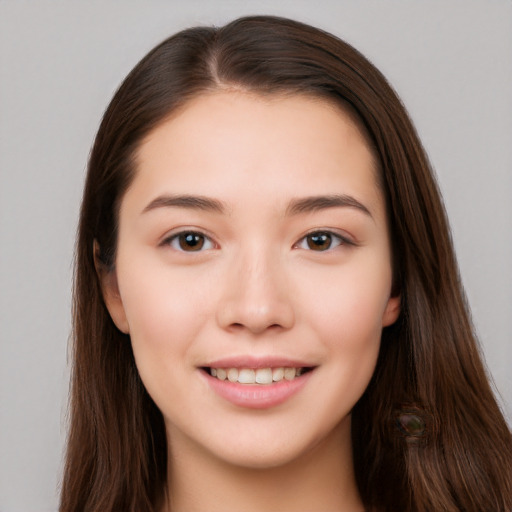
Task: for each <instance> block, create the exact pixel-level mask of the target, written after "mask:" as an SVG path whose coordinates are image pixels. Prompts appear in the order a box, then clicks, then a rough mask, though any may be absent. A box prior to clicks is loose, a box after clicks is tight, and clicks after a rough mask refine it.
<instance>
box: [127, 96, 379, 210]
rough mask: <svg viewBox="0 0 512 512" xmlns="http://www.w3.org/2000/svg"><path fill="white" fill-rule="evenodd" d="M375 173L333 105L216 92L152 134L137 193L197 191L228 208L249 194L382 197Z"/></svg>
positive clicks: (356, 134)
mask: <svg viewBox="0 0 512 512" xmlns="http://www.w3.org/2000/svg"><path fill="white" fill-rule="evenodd" d="M377 168H378V165H377V163H376V159H375V157H374V155H373V153H372V151H371V149H370V145H369V144H368V141H367V138H366V136H365V134H364V133H363V131H362V130H361V127H360V126H359V123H358V122H357V121H356V120H355V119H354V114H352V113H350V112H348V111H346V110H345V109H342V108H341V107H340V106H339V105H337V104H335V103H334V102H331V101H327V100H324V99H319V98H316V97H311V96H306V95H288V96H283V95H267V96H261V95H257V94H254V93H247V92H242V91H220V92H219V91H217V92H213V93H208V94H204V95H201V96H199V97H197V98H195V99H193V100H191V101H190V102H188V103H187V104H185V106H184V107H182V108H181V109H180V110H178V111H177V112H174V113H173V115H171V116H170V117H169V118H167V119H166V120H165V121H164V122H163V123H161V124H160V125H159V126H158V127H157V128H155V129H154V130H153V131H152V132H150V134H149V135H148V136H147V137H146V138H145V139H144V140H143V142H142V144H141V145H140V147H139V150H138V153H137V156H136V174H135V179H134V182H133V183H132V187H134V186H135V187H137V188H138V189H139V190H140V189H144V190H145V192H146V194H147V195H151V194H153V195H155V194H158V193H162V192H167V193H190V188H191V187H192V188H193V192H194V193H198V194H203V195H214V196H219V197H221V198H222V199H227V200H229V199H230V198H231V199H234V198H236V196H237V194H238V193H240V192H243V191H247V192H249V193H250V194H251V195H254V194H260V195H261V194H262V195H264V196H266V197H269V196H270V197H273V196H278V195H279V194H290V195H305V194H308V195H310V194H312V193H318V194H327V193H332V191H331V189H332V188H333V187H337V186H338V185H339V186H342V187H343V188H345V189H347V190H343V191H338V192H343V193H345V192H347V193H350V192H352V193H354V194H356V195H357V192H358V189H361V188H364V187H366V188H371V189H373V193H374V196H376V195H378V196H380V191H379V190H378V189H379V187H378V185H377V183H378V178H377V173H378V171H377ZM162 188H167V189H169V190H158V189H162ZM375 199H376V198H375V197H374V198H373V200H375Z"/></svg>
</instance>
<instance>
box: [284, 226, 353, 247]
mask: <svg viewBox="0 0 512 512" xmlns="http://www.w3.org/2000/svg"><path fill="white" fill-rule="evenodd" d="M312 237H324V239H327V240H329V246H328V247H326V248H324V249H320V250H319V251H315V249H313V248H312V247H311V246H310V245H309V243H308V241H309V240H311V239H312ZM335 241H336V242H337V243H336V245H334V246H333V243H335ZM304 244H307V247H304ZM340 245H355V244H354V242H353V241H352V240H349V239H348V238H347V237H345V236H342V235H340V234H339V233H334V232H333V231H329V230H323V229H322V230H316V231H311V232H310V233H308V234H307V235H305V236H304V237H302V238H301V239H300V240H299V241H298V242H297V243H296V244H295V245H294V248H297V249H306V250H309V251H315V252H327V251H332V250H333V249H335V248H336V247H339V246H340Z"/></svg>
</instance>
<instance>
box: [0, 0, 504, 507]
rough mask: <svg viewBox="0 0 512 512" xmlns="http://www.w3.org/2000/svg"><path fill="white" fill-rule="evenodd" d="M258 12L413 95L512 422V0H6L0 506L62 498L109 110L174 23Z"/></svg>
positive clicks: (1, 97)
mask: <svg viewBox="0 0 512 512" xmlns="http://www.w3.org/2000/svg"><path fill="white" fill-rule="evenodd" d="M254 13H269V14H278V15H284V16H289V17H294V18H297V19H299V20H302V21H305V22H309V23H311V24H314V25H317V26H320V27H322V28H324V29H327V30H329V31H331V32H333V33H335V34H337V35H339V36H341V37H342V38H344V39H346V40H347V41H349V42H351V43H352V44H354V45H355V46H356V47H357V48H359V49H360V50H361V51H362V52H363V53H365V54H366V55H367V56H368V57H369V58H370V59H371V60H372V61H373V62H374V63H375V64H376V65H377V66H378V67H379V68H380V69H381V70H382V71H383V72H384V74H386V75H387V77H388V78H389V79H390V81H391V83H392V84H393V85H394V86H395V88H396V89H397V91H398V92H399V94H400V95H401V97H402V99H403V101H404V103H405V105H406V106H407V108H408V109H409V111H410V113H411V115H412V117H413V119H414V121H415V123H416V126H417V128H418V131H419V134H420V136H421V138H422V140H423V142H424V145H425V147H426V149H427V151H428V153H429V155H430V158H431V160H432V163H433V165H434V167H435V169H436V171H437V173H438V176H439V180H440V184H441V188H442V191H443V194H444V198H445V201H446V207H447V210H448V214H449V217H450V219H451V222H452V229H453V237H454V241H455V245H456V249H457V253H458V257H459V263H460V266H461V271H462V277H463V281H464V284H465V287H466V290H467V293H468V296H469V301H470V304H471V307H472V310H473V314H474V320H475V323H476V326H477V328H478V331H479V333H480V336H481V340H482V346H483V351H484V353H485V358H486V361H487V363H488V366H489V369H490V372H491V373H492V375H493V377H494V380H495V382H496V387H497V389H498V390H499V392H500V393H501V400H502V404H503V407H504V409H505V411H506V414H507V416H508V418H509V420H510V418H511V417H512V377H511V375H510V367H511V362H512V343H511V334H512V271H511V262H512V200H511V197H512V172H511V169H512V142H511V135H512V115H511V113H512V58H511V57H512V2H510V1H496V0H480V1H475V0H473V1H471V0H460V1H454V0H440V1H415V2H413V1H406V0H386V1H382V0H378V1H364V0H363V1H357V0H352V1H343V0H339V1H334V0H333V1H323V2H322V1H311V0H308V1H306V0H287V1H286V0H283V1H280V2H276V1H275V0H273V1H264V0H261V1H245V2H242V1H235V0H232V1H228V0H225V1H218V0H217V1H199V0H189V1H187V2H179V1H157V0H151V1H148V0H145V1H143V0H139V1H134V0H132V1H126V0H125V1H123V2H121V1H114V0H109V1H105V0H102V1H98V0H95V1H88V2H77V1H67V2H66V1H41V0H40V1H23V0H0V436H1V437H0V511H2V512H11V511H13V512H14V511H20V512H30V511H51V510H56V508H57V499H58V498H57V487H58V481H59V475H60V471H61V461H62V448H63V442H64V437H65V420H66V399H67V385H68V383H67V379H68V372H69V369H68V367H67V361H66V358H67V355H66V351H67V340H68V336H69V328H70V322H69V317H70V279H71V261H72V253H73V244H74V233H75V224H76V220H77V214H78V208H79V202H80V193H81V187H82V182H83V178H84V170H85V165H86V160H87V156H88V152H89V148H90V144H91V142H92V139H93V136H94V133H95V130H96V128H97V126H98V123H99V120H100V117H101V115H102V112H103V110H104V108H105V107H106V105H107V103H108V101H109V99H110V97H111V95H112V93H113V92H114V90H115V89H116V87H117V86H118V84H119V82H120V81H121V80H122V78H123V77H124V76H125V75H126V73H127V72H128V71H129V70H130V69H131V67H133V65H134V64H135V63H136V62H137V61H138V60H139V58H141V57H142V56H143V55H144V54H145V53H146V52H147V51H148V50H149V49H150V48H152V47H153V46H154V45H155V44H156V43H158V42H159V41H161V40H162V39H164V38H165V37H167V36H168V35H170V34H171V33H173V32H175V31H177V30H179V29H181V28H185V27H187V26H191V25H195V24H223V23H225V22H226V21H229V20H230V19H232V18H234V17H236V16H239V15H243V14H254Z"/></svg>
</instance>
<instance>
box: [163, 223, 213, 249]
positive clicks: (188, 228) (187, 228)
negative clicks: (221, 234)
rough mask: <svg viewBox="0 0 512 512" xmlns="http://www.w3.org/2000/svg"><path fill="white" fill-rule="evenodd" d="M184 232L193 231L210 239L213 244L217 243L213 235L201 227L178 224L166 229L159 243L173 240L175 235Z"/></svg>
mask: <svg viewBox="0 0 512 512" xmlns="http://www.w3.org/2000/svg"><path fill="white" fill-rule="evenodd" d="M184 233H195V234H197V235H201V236H204V237H205V238H208V239H209V240H211V242H212V243H214V244H215V245H219V244H218V242H217V241H216V240H215V237H213V235H211V234H210V233H208V232H207V231H205V230H204V229H202V228H196V227H193V226H185V227H181V226H180V227H179V228H174V229H171V230H169V231H167V232H166V234H165V235H163V236H162V237H161V238H160V242H159V244H165V243H168V242H169V241H170V240H173V239H174V238H176V237H177V236H179V235H183V234H184Z"/></svg>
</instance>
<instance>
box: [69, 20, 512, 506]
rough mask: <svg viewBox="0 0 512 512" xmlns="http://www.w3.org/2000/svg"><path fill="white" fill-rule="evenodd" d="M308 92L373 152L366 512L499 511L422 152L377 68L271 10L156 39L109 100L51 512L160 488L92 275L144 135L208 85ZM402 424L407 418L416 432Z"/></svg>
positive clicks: (152, 420)
mask: <svg viewBox="0 0 512 512" xmlns="http://www.w3.org/2000/svg"><path fill="white" fill-rule="evenodd" d="M229 87H233V88H238V89H241V90H247V91H253V92H256V93H260V94H308V95H312V96H316V97H321V98H325V99H328V100H329V101H334V102H337V103H339V104H341V105H345V106H346V105H349V106H350V109H351V110H352V111H354V112H355V113H356V115H357V116H358V118H359V122H360V123H361V124H362V126H364V128H365V131H366V132H367V136H368V138H369V142H370V143H371V145H372V147H373V149H374V151H375V154H376V156H377V158H378V161H379V167H380V173H381V175H380V180H381V182H382V188H383V190H384V194H385V196H386V201H387V205H388V216H389V223H390V226H391V237H392V246H393V258H394V274H395V275H394V278H395V289H396V291H397V292H399V293H400V294H401V301H402V302H401V303H402V308H401V314H400V317H399V319H398V321H397V322H396V323H395V324H394V325H392V326H390V327H388V328H385V329H384V331H383V334H382V343H381V351H380V355H379V360H378V363H377V368H376V371H375V374H374V376H373V378H372V380H371V383H370V385H369V387H368V389H367V390H366V392H365V393H364V395H363V397H362V398H361V399H360V401H359V402H358V403H357V405H356V407H355V408H354V411H353V422H352V423H353V432H352V435H353V446H354V460H355V470H356V478H357V483H358V486H359V490H360V493H361V496H362V499H363V502H364V504H365V506H366V507H367V509H368V510H371V511H381V512H384V511H387V512H397V511H408V512H427V511H428V512H432V511H444V512H455V511H458V512H461V511H464V512H483V511H485V512H499V511H501V512H509V511H510V510H511V509H512V490H511V480H512V469H511V467H512V438H511V434H510V431H509V429H508V427H507V424H506V422H505V420H504V418H503V416H502V414H501V412H500V409H499V407H498V405H497V403H496V401H495V399H494V396H493V393H492V391H491V388H490V386H489V383H488V379H487V377H486V373H485V370H484V367H483V364H482V362H481V357H480V353H479V348H478V345H477V341H476V339H475V335H474V330H473V327H472V325H471V321H470V317H469V314H468V308H467V305H466V301H465V298H464V293H463V291H462V287H461V283H460V279H459V274H458V269H457V265H456V261H455V257H454V252H453V248H452V242H451V239H450V233H449V228H448V224H447V221H446V216H445V212H444V208H443V205H442V202H441V199H440V194H439V191H438V189H437V185H436V183H435V180H434V178H433V175H432V171H431V169H430V165H429V163H428V160H427V157H426V155H425V152H424V150H423V148H422V146H421V143H420V142H419V140H418V137H417V135H416V133H415V130H414V127H413V125H412V123H411V121H410V120H409V118H408V116H407V113H406V112H405V110H404V108H403V106H402V104H401V102H400V100H399V99H398V97H397V96H396V94H395V93H394V91H393V90H392V88H391V87H390V86H389V84H388V83H387V81H386V80H385V78H384V77H383V76H382V74H381V73H380V72H379V71H378V70H377V69H376V68H375V67H374V66H373V65H372V64H371V63H370V62H368V60H367V59H366V58H365V57H363V56H362V55H361V54H360V53H359V52H358V51H356V50H355V49H354V48H352V47H351V46H350V45H348V44H347V43H345V42H343V41H341V40H339V39H337V38H336V37H334V36H332V35H330V34H327V33H325V32H323V31H321V30H318V29H315V28H313V27H310V26H307V25H304V24H301V23H298V22H295V21H291V20H286V19H281V18H275V17H264V16H261V17H248V18H242V19H238V20H236V21H234V22H232V23H230V24H228V25H226V26H224V27H222V28H192V29H188V30H184V31H182V32H180V33H178V34H177V35H175V36H173V37H171V38H169V39H167V40H166V41H164V42H163V43H161V44H160V45H159V46H157V47H156V48H155V49H153V50H152V51H151V52H150V53H149V54H148V55H147V56H146V57H144V59H143V60H142V61H141V62H140V63H139V64H138V65H137V66H136V67H135V68H134V70H133V71H132V72H131V73H130V74H129V75H128V77H127V78H126V79H125V81H124V82H123V84H122V85H121V87H120V88H119V90H118V91H117V93H116V94H115V96H114V98H113V100H112V102H111V103H110V105H109V107H108V109H107V111H106V113H105V115H104V118H103V121H102V123H101V126H100V128H99V131H98V134H97V136H96V140H95V143H94V146H93V149H92V153H91V156H90V161H89V168H88V175H87V181H86V185H85V191H84V197H83V203H82V210H81V217H80V225H79V232H78V241H77V250H76V263H75V282H74V330H73V340H74V345H73V357H74V363H73V370H72V391H71V411H70V414H71V416H70V418H71V419H70V429H69V440H68V447H67V456H66V467H65V473H64V478H63V485H62V497H61V506H60V511H61V512H80V511H87V512H92V511H97V512H108V511H120V510H123V511H126V512H128V511H133V512H143V511H154V510H157V508H158V507H159V506H161V504H162V500H163V497H164V492H165V491H164V489H165V484H166V476H167V475H166V471H167V469H166V468H167V446H166V437H165V428H164V424H163V419H162V416H161V414H160V412H159V410H158V409H157V407H156V406H155V404H154V403H153V401H152V400H151V398H150V397H149V396H148V394H147V392H146V391H145V389H144V387H143V385H142V383H141V380H140V378H139V375H138V372H137V369H136V366H135V363H134V358H133V354H132V350H131V346H130V342H129V338H128V337H127V336H126V335H124V334H122V333H121V332H120V331H119V330H118V329H117V328H116V327H115V326H114V324H113V322H112V320H111V318H110V316H109V314H108V311H107V309H106V307H105V304H104V302H103V299H102V293H101V287H100V283H99V280H98V277H97V274H96V270H95V255H94V252H93V246H94V244H95V241H96V242H97V244H98V245H97V247H99V250H98V253H97V257H98V259H99V260H100V261H101V265H104V266H105V267H106V268H107V269H113V268H114V265H115V254H116V237H117V214H118V207H119V203H120V200H121V199H122V197H123V194H124V192H125V191H126V189H127V187H128V186H129V184H130V182H131V180H132V178H133V175H134V172H135V165H134V157H135V154H136V151H137V148H138V146H139V144H140V143H141V141H142V139H143V138H144V137H145V136H146V135H147V134H148V133H149V132H150V131H151V130H153V129H154V128H155V127H156V126H157V125H158V124H159V123H161V122H162V121H163V120H165V119H166V118H167V117H168V116H169V115H170V114H171V113H172V112H174V111H175V110H176V109H177V108H179V107H181V106H183V105H185V104H186V103H187V101H189V100H190V99H191V98H194V97H197V96H198V95H200V94H202V93H205V92H206V91H212V90H218V89H220V88H229ZM411 418H412V423H414V425H413V427H414V428H412V427H411Z"/></svg>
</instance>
